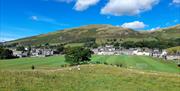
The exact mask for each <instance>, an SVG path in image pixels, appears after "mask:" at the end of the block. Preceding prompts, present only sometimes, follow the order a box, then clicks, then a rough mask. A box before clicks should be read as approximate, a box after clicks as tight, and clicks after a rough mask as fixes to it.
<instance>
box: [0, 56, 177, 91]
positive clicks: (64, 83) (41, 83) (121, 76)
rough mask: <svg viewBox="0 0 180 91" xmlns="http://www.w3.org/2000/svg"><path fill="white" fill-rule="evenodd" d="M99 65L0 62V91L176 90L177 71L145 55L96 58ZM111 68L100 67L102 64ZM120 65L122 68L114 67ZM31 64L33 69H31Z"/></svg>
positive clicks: (60, 61)
mask: <svg viewBox="0 0 180 91" xmlns="http://www.w3.org/2000/svg"><path fill="white" fill-rule="evenodd" d="M92 62H93V63H94V62H96V63H97V62H100V63H102V64H99V65H98V64H88V65H81V66H80V68H81V70H80V71H78V70H77V68H76V67H61V65H64V64H68V63H66V62H65V59H64V57H63V56H52V57H46V58H20V59H11V60H0V91H178V90H179V89H180V79H179V78H180V75H179V71H180V69H179V68H177V66H176V65H175V64H174V63H173V62H164V61H162V60H160V59H156V58H151V57H146V56H126V55H122V56H97V55H93V57H92ZM105 62H106V63H108V64H112V65H104V64H103V63H105ZM117 64H122V67H115V66H114V65H117ZM32 65H35V70H32V69H31V66H32Z"/></svg>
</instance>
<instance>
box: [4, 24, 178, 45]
mask: <svg viewBox="0 0 180 91" xmlns="http://www.w3.org/2000/svg"><path fill="white" fill-rule="evenodd" d="M87 38H95V39H96V41H97V42H98V43H103V42H104V41H106V40H107V39H112V38H116V39H123V40H142V39H147V40H154V39H157V38H163V39H175V38H180V25H177V26H174V27H170V28H164V29H160V30H156V31H151V32H149V31H146V32H139V31H135V30H133V29H128V28H122V27H115V26H112V25H88V26H82V27H78V28H71V29H64V30H59V31H56V32H51V33H48V34H42V35H38V36H32V37H27V38H22V39H18V40H14V41H10V42H7V44H12V43H19V44H21V45H39V44H45V43H50V44H57V43H71V42H75V43H77V42H82V41H83V39H87Z"/></svg>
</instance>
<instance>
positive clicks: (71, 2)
mask: <svg viewBox="0 0 180 91" xmlns="http://www.w3.org/2000/svg"><path fill="white" fill-rule="evenodd" d="M0 4H1V5H0V41H9V40H14V39H18V38H23V37H27V36H33V35H38V34H44V33H48V32H53V31H57V30H61V29H65V28H72V27H78V26H83V25H88V24H111V25H114V26H121V27H128V28H133V29H135V30H154V29H158V28H164V27H168V26H173V25H176V24H180V0H0Z"/></svg>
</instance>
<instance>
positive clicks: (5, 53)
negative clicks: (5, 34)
mask: <svg viewBox="0 0 180 91" xmlns="http://www.w3.org/2000/svg"><path fill="white" fill-rule="evenodd" d="M11 58H14V56H13V52H12V51H11V50H9V49H0V59H11Z"/></svg>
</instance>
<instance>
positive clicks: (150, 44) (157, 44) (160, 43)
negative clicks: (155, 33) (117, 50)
mask: <svg viewBox="0 0 180 91" xmlns="http://www.w3.org/2000/svg"><path fill="white" fill-rule="evenodd" d="M122 46H123V47H125V48H127V49H128V48H135V47H140V48H143V47H147V48H151V49H154V48H158V49H166V48H170V47H174V46H179V42H178V41H177V39H175V40H173V39H169V40H163V39H161V40H156V41H145V40H143V41H137V42H134V41H126V42H123V43H122Z"/></svg>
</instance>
